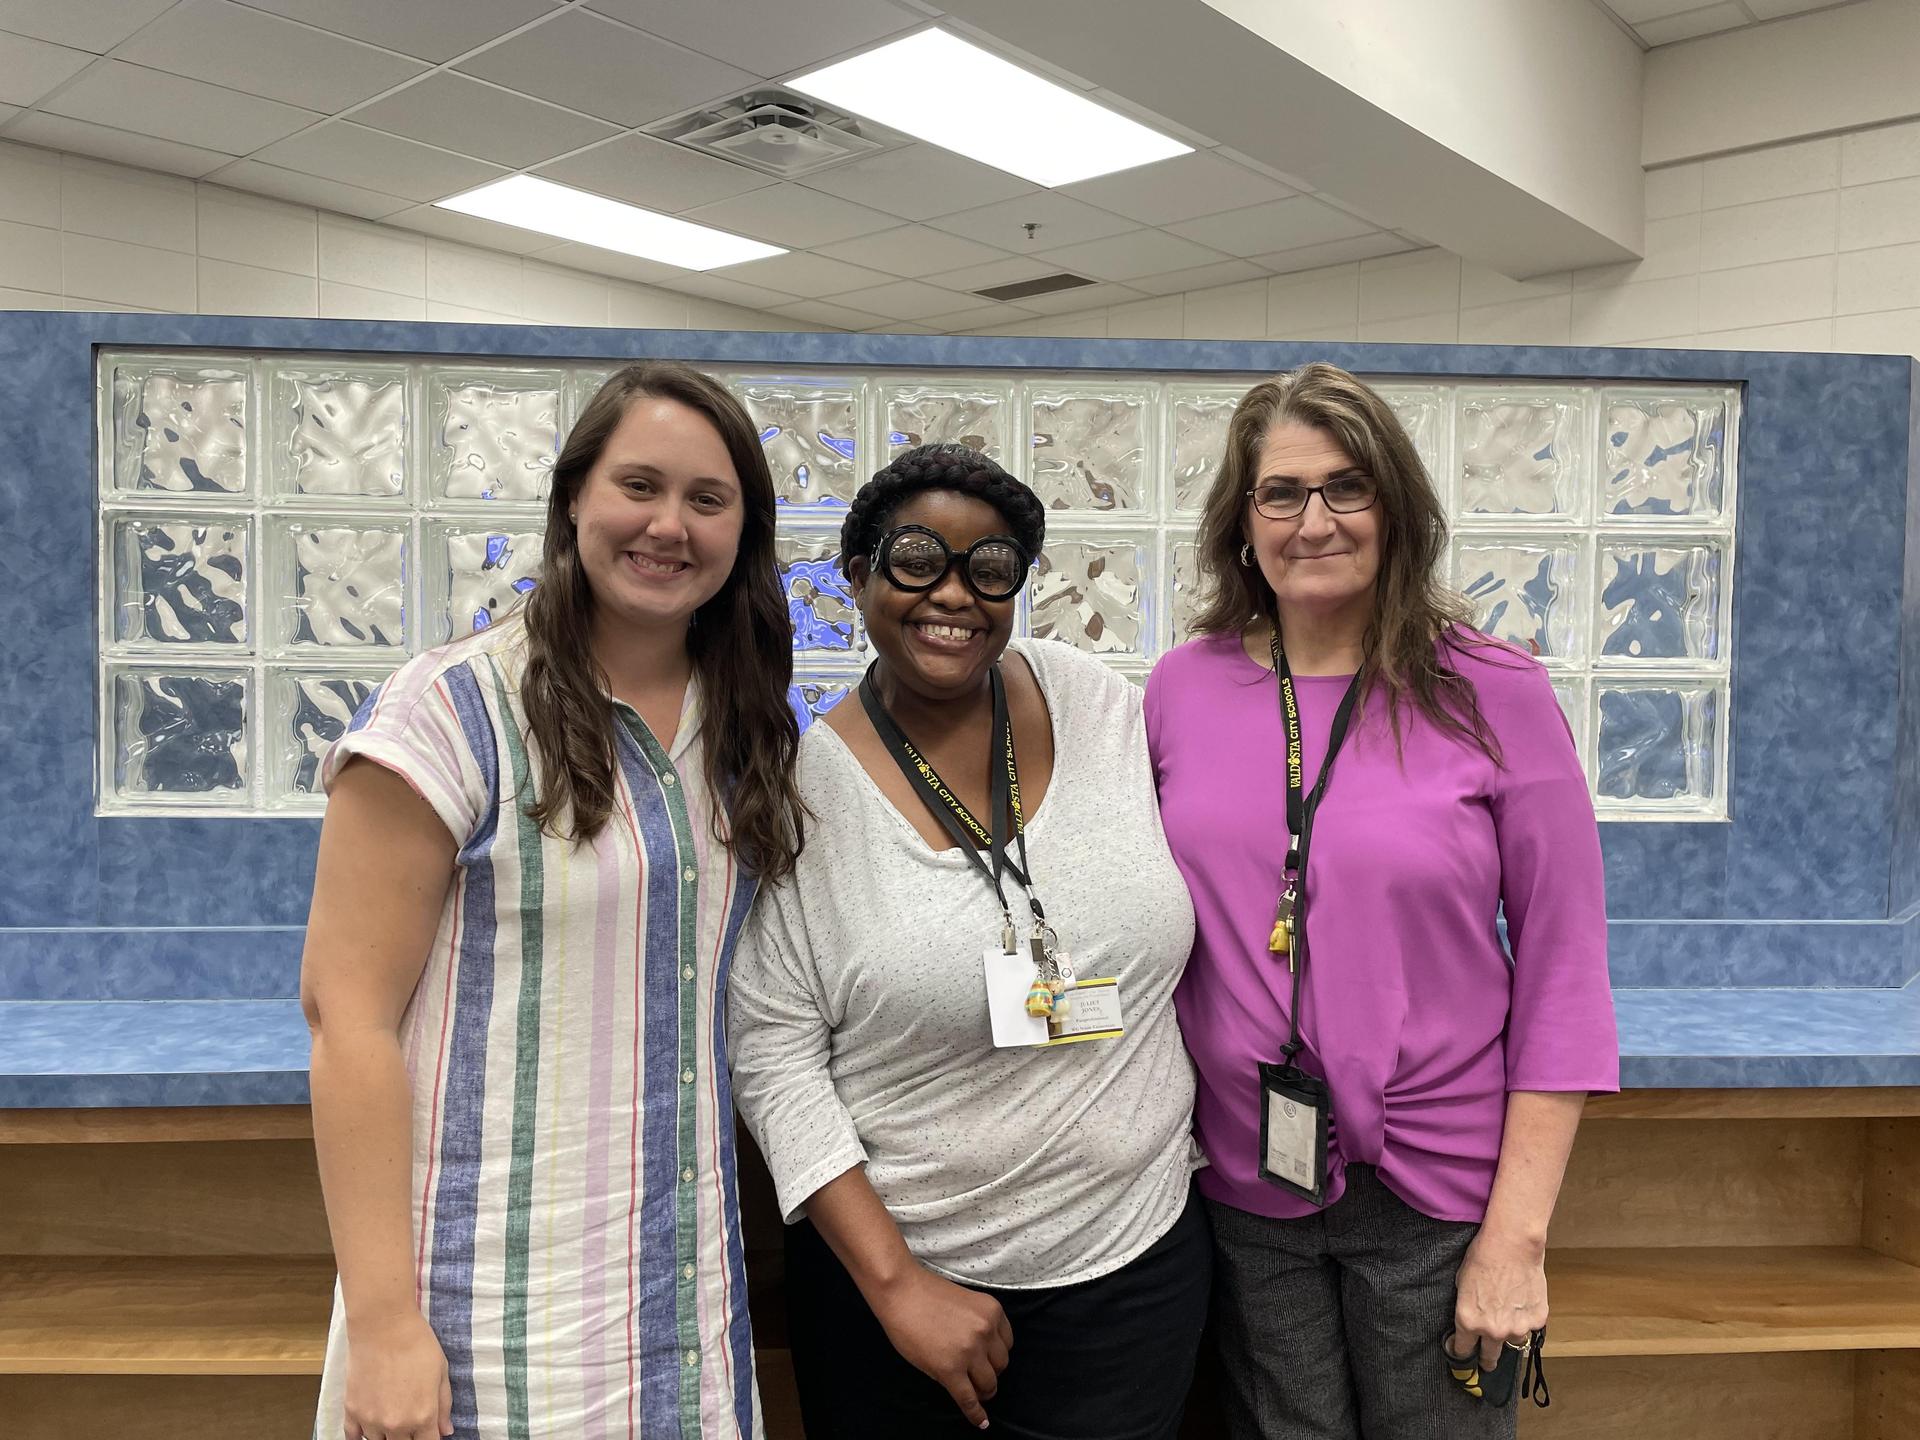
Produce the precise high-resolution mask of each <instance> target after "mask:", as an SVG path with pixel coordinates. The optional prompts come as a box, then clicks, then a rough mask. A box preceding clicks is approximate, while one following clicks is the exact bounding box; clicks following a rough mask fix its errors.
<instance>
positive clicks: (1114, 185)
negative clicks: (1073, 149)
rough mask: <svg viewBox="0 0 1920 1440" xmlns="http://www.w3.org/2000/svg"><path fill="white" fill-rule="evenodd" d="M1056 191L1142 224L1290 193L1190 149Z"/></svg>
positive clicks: (1164, 222)
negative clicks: (1186, 153)
mask: <svg viewBox="0 0 1920 1440" xmlns="http://www.w3.org/2000/svg"><path fill="white" fill-rule="evenodd" d="M1060 193H1061V194H1063V195H1070V196H1072V197H1073V198H1074V199H1076V200H1084V201H1086V202H1087V203H1088V204H1089V205H1098V206H1099V207H1100V208H1101V209H1102V210H1111V211H1112V212H1113V213H1114V214H1116V215H1124V216H1126V217H1127V218H1128V219H1129V220H1138V221H1139V222H1140V223H1141V224H1142V225H1171V224H1173V223H1174V222H1175V221H1176V220H1191V219H1193V218H1194V217H1195V216H1197V215H1212V214H1216V213H1217V212H1219V211H1221V210H1240V209H1244V208H1245V207H1247V206H1249V205H1262V204H1265V203H1266V202H1267V201H1269V200H1282V199H1285V198H1286V197H1287V196H1289V195H1291V194H1293V193H1294V192H1293V191H1292V190H1289V189H1288V188H1287V187H1286V186H1285V185H1281V184H1279V183H1278V182H1276V181H1273V180H1269V179H1268V178H1267V177H1266V176H1264V175H1256V174H1254V173H1253V171H1251V170H1248V169H1246V168H1245V167H1244V166H1240V165H1236V164H1234V163H1233V162H1232V161H1231V160H1223V159H1221V158H1220V156H1218V155H1216V154H1214V153H1213V152H1212V151H1209V150H1196V151H1194V153H1193V154H1191V155H1176V156H1175V157H1174V158H1173V159H1171V160H1161V161H1158V162H1156V163H1155V164H1152V165H1141V166H1137V167H1135V168H1134V169H1132V170H1122V171H1120V172H1119V173H1118V174H1115V175H1102V176H1100V177H1098V178H1097V179H1093V180H1082V181H1080V182H1079V183H1078V184H1076V185H1064V186H1062V187H1061V190H1060Z"/></svg>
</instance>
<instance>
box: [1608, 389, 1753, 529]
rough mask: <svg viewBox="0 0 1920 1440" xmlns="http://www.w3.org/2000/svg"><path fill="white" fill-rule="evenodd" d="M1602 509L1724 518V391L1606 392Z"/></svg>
mask: <svg viewBox="0 0 1920 1440" xmlns="http://www.w3.org/2000/svg"><path fill="white" fill-rule="evenodd" d="M1600 403H1601V409H1602V414H1603V415H1604V417H1605V421H1606V445H1605V453H1604V456H1603V459H1602V473H1603V475H1604V477H1605V478H1604V480H1603V483H1602V489H1601V496H1600V514H1601V517H1602V518H1603V519H1607V518H1611V517H1613V516H1647V517H1655V516H1675V517H1678V518H1680V519H1690V520H1694V521H1702V520H1704V521H1712V520H1716V519H1718V518H1719V517H1720V516H1721V515H1722V514H1723V512H1724V511H1725V508H1726V502H1727V476H1726V450H1727V406H1726V402H1725V400H1723V399H1722V398H1720V397H1718V396H1681V395H1646V394H1636V393H1633V392H1627V391H1613V390H1609V391H1606V392H1605V393H1604V394H1603V395H1602V396H1601V401H1600Z"/></svg>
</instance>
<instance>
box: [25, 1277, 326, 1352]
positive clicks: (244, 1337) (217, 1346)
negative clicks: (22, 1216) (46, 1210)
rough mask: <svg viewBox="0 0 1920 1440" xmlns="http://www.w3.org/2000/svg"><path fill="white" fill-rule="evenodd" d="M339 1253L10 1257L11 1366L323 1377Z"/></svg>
mask: <svg viewBox="0 0 1920 1440" xmlns="http://www.w3.org/2000/svg"><path fill="white" fill-rule="evenodd" d="M333 1275H334V1271H333V1260H332V1258H331V1257H328V1256H305V1255H301V1256H284V1255H282V1256H231V1257H229V1256H189V1257H184V1258H180V1259H174V1258H170V1257H169V1258H159V1257H151V1256H142V1257H139V1258H135V1259H101V1258H96V1257H91V1256H89V1257H84V1258H69V1257H58V1258H50V1259H49V1258H41V1257H25V1256H4V1257H0V1374H6V1375H318V1374H319V1373H320V1362H321V1360H322V1358H323V1357H324V1356H325V1354H326V1344H327V1317H328V1313H329V1311H330V1308H331V1306H332V1301H333Z"/></svg>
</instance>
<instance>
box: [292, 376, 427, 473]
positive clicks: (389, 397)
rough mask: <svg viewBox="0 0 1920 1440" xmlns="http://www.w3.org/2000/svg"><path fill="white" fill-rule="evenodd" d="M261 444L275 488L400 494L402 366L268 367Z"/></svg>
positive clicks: (403, 404) (403, 420) (404, 404)
mask: <svg viewBox="0 0 1920 1440" xmlns="http://www.w3.org/2000/svg"><path fill="white" fill-rule="evenodd" d="M266 444H267V446H268V450H267V453H268V455H269V456H270V459H271V465H272V469H273V481H274V488H275V490H276V491H277V492H278V493H280V494H283V495H289V496H300V497H303V498H305V497H323V496H338V497H341V498H347V499H352V500H355V501H366V500H399V499H403V498H404V497H405V495H406V491H407V375H406V371H405V370H403V369H401V368H400V367H398V366H394V367H391V368H385V367H380V366H372V365H365V366H357V367H347V366H342V367H339V368H337V369H336V368H326V369H321V368H315V367H312V366H300V367H295V368H291V369H285V370H276V371H274V373H273V375H272V376H271V378H270V380H269V381H268V410H267V438H266Z"/></svg>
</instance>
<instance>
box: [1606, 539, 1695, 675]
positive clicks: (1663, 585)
mask: <svg viewBox="0 0 1920 1440" xmlns="http://www.w3.org/2000/svg"><path fill="white" fill-rule="evenodd" d="M1725 554H1726V551H1725V546H1724V544H1723V543H1722V542H1719V541H1714V540H1700V541H1697V542H1691V543H1690V542H1687V541H1675V542H1673V543H1671V544H1665V545H1636V544H1628V543H1625V542H1620V541H1613V540H1603V541H1602V542H1601V545H1600V560H1599V569H1598V574H1597V576H1596V580H1597V583H1598V585H1599V587H1600V593H1599V604H1598V606H1597V607H1596V609H1595V612H1594V631H1595V642H1596V649H1597V651H1598V653H1599V655H1600V656H1601V657H1602V658H1603V659H1606V660H1621V661H1641V660H1651V661H1667V662H1670V661H1675V660H1719V659H1721V658H1723V654H1724V650H1723V644H1722V635H1721V593H1720V591H1721V584H1722V576H1723V571H1724V569H1725Z"/></svg>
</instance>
